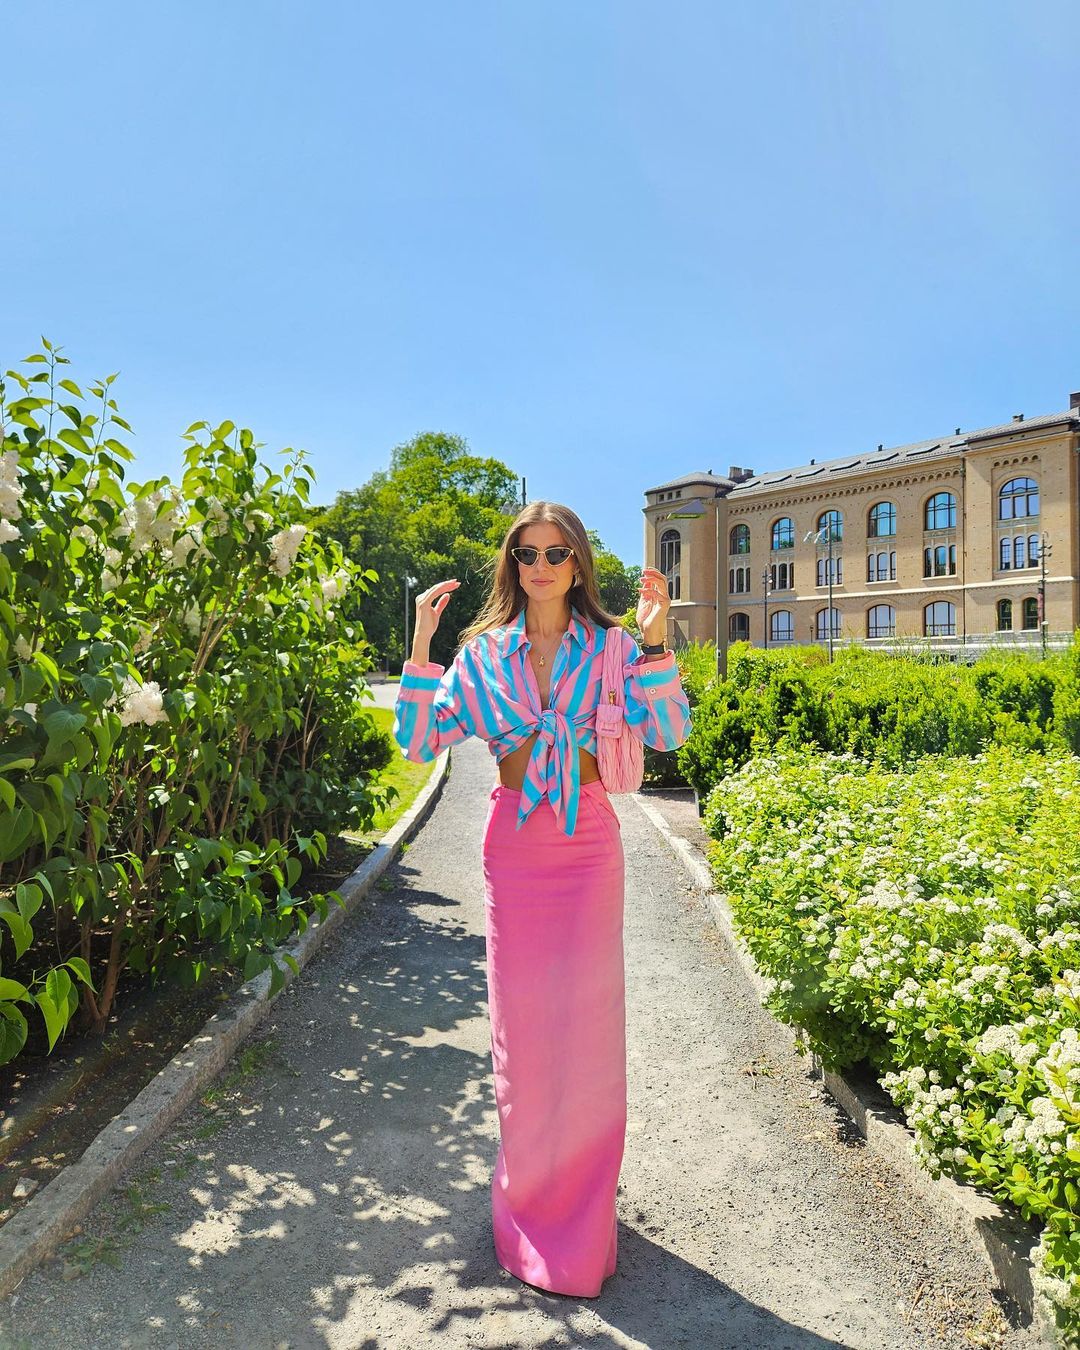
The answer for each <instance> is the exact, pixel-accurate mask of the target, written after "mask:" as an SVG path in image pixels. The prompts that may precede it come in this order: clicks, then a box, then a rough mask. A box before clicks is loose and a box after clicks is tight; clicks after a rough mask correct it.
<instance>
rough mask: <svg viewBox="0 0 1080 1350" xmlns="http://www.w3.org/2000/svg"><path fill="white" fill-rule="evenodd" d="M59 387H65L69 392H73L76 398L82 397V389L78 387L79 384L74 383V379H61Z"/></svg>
mask: <svg viewBox="0 0 1080 1350" xmlns="http://www.w3.org/2000/svg"><path fill="white" fill-rule="evenodd" d="M60 388H61V389H66V390H67V391H68V393H69V394H74V395H75V397H76V398H82V397H83V396H84V395H83V391H82V390H81V389H80V388H79V386H78V385H77V384H76V383H75V381H74V380H67V379H64V380H61V381H60Z"/></svg>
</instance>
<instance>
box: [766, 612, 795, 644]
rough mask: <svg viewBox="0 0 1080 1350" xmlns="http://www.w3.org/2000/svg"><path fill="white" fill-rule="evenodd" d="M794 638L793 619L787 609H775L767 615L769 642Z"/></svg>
mask: <svg viewBox="0 0 1080 1350" xmlns="http://www.w3.org/2000/svg"><path fill="white" fill-rule="evenodd" d="M794 639H795V620H794V619H793V618H792V616H791V610H789V609H777V610H774V611H773V613H772V614H770V615H769V640H770V641H771V642H793V641H794Z"/></svg>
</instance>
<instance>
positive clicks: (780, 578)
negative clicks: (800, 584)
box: [769, 562, 795, 591]
mask: <svg viewBox="0 0 1080 1350" xmlns="http://www.w3.org/2000/svg"><path fill="white" fill-rule="evenodd" d="M794 586H795V564H794V563H789V562H783V563H770V564H769V589H770V590H773V591H790V590H792V589H793V588H794Z"/></svg>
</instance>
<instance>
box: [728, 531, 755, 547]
mask: <svg viewBox="0 0 1080 1350" xmlns="http://www.w3.org/2000/svg"><path fill="white" fill-rule="evenodd" d="M728 552H729V553H749V552H750V526H749V525H736V526H735V527H734V528H733V529H732V531H731V533H730V535H729V536H728Z"/></svg>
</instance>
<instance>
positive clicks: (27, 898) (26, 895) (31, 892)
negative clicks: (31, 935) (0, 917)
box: [15, 881, 45, 923]
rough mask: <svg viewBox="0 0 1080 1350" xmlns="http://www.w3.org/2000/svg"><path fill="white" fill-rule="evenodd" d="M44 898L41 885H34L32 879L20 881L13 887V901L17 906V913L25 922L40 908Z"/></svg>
mask: <svg viewBox="0 0 1080 1350" xmlns="http://www.w3.org/2000/svg"><path fill="white" fill-rule="evenodd" d="M44 898H45V897H44V896H43V895H42V893H41V887H40V886H36V885H35V884H34V883H33V882H32V881H22V882H20V883H19V884H18V885H17V886H16V887H15V903H16V905H18V907H19V913H20V914H21V915H22V916H23V918H24V919H25V920H26V922H27V923H29V922H30V921H31V920H32V919H33V917H34V915H35V914H36V913H37V912H38V910H39V909H40V908H41V903H42V901H43V900H44Z"/></svg>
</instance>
